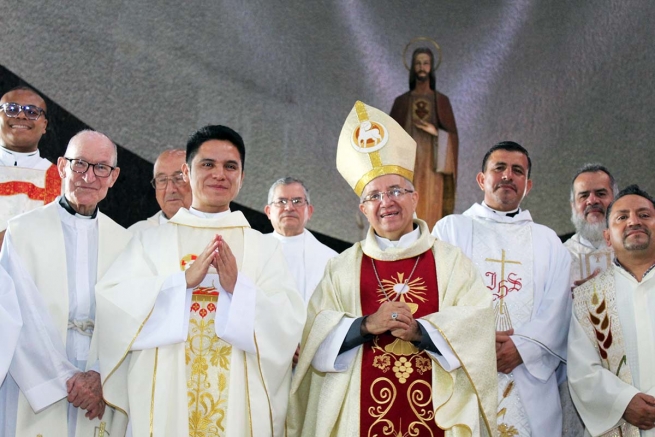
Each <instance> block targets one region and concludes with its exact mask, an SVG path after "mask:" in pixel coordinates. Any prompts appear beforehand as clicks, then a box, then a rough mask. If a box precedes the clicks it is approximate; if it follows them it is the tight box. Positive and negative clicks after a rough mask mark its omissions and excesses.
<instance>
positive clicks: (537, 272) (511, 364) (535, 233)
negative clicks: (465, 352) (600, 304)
mask: <svg viewBox="0 0 655 437" xmlns="http://www.w3.org/2000/svg"><path fill="white" fill-rule="evenodd" d="M531 167H532V162H531V160H530V157H529V155H528V152H527V150H525V149H524V148H523V147H522V146H521V145H519V144H517V143H514V142H512V141H504V142H501V143H498V144H496V145H495V146H493V147H492V148H491V149H489V151H488V152H487V153H486V154H485V156H484V158H483V160H482V171H481V172H480V173H478V175H477V182H478V186H479V187H480V189H481V190H482V191H484V201H483V202H482V204H475V205H473V206H472V207H471V208H469V209H468V210H467V211H466V212H464V214H462V215H451V216H448V217H445V218H443V219H442V220H440V221H439V222H438V223H437V225H436V226H435V228H434V230H433V232H432V233H433V235H434V236H436V237H437V238H438V239H440V240H443V241H446V242H449V243H451V244H454V245H456V246H458V247H459V248H461V249H462V250H463V251H464V253H465V254H466V255H467V256H469V257H470V258H471V260H473V262H474V263H475V265H476V266H477V267H478V270H479V272H480V274H481V275H482V276H483V278H484V281H485V285H486V286H487V289H488V293H489V294H490V295H491V296H493V300H494V306H495V312H496V355H497V367H498V413H497V418H498V432H499V433H500V434H501V435H515V436H544V437H546V436H547V437H550V436H555V435H557V436H559V435H562V409H561V406H560V396H559V393H558V381H557V377H556V374H555V370H556V369H557V367H558V366H559V365H560V363H562V362H563V361H565V360H566V333H567V329H566V328H567V327H568V323H569V315H570V314H571V293H570V286H569V269H570V265H571V257H570V255H569V253H568V252H567V250H566V249H565V248H564V246H563V245H562V243H561V242H560V240H559V238H558V237H557V235H556V234H555V232H553V231H552V230H551V229H549V228H547V227H545V226H542V225H538V224H536V223H534V222H533V221H532V217H531V216H530V213H529V212H528V211H526V210H522V209H520V204H521V201H522V200H523V198H524V197H525V196H526V195H527V194H528V193H529V192H530V189H531V188H532V180H531V179H530V172H531V170H532V168H531Z"/></svg>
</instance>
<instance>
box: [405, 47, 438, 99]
mask: <svg viewBox="0 0 655 437" xmlns="http://www.w3.org/2000/svg"><path fill="white" fill-rule="evenodd" d="M420 54H426V55H428V56H430V74H429V79H430V89H431V90H435V89H436V88H437V78H436V76H435V73H434V54H432V50H430V49H429V48H427V47H419V48H417V49H416V50H414V53H412V65H411V68H410V69H409V89H410V90H413V89H414V88H416V71H414V62H416V57H417V56H418V55H420Z"/></svg>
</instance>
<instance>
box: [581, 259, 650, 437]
mask: <svg viewBox="0 0 655 437" xmlns="http://www.w3.org/2000/svg"><path fill="white" fill-rule="evenodd" d="M574 294H575V297H574V299H573V313H574V315H575V317H576V318H577V319H578V321H579V322H580V325H581V326H582V329H584V332H585V334H586V335H587V338H589V341H590V342H591V343H592V344H593V345H594V348H595V349H596V351H597V352H598V355H599V357H600V362H601V365H602V366H603V368H604V369H607V370H609V371H610V372H612V373H614V374H615V375H616V376H618V377H619V379H621V381H623V382H625V383H626V384H632V374H631V372H630V366H628V361H627V355H626V352H625V346H624V343H623V331H622V330H621V322H620V320H619V313H618V310H617V307H616V286H615V283H614V270H613V269H609V270H606V271H605V272H603V273H602V274H601V275H600V276H598V277H596V278H594V279H593V280H591V281H589V282H587V283H585V284H584V285H582V286H581V287H578V288H576V289H575V290H574ZM628 436H635V437H638V436H639V429H637V428H636V427H634V426H632V425H630V424H629V423H627V422H625V421H624V420H623V419H622V420H621V422H620V425H619V426H617V427H616V428H614V429H612V430H610V431H608V432H607V433H605V434H603V435H602V437H628Z"/></svg>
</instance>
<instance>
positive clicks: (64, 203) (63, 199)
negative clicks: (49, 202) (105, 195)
mask: <svg viewBox="0 0 655 437" xmlns="http://www.w3.org/2000/svg"><path fill="white" fill-rule="evenodd" d="M58 201H59V205H60V206H61V207H62V208H64V210H66V212H67V213H69V214H70V215H72V216H75V217H77V218H83V219H89V220H91V219H94V218H96V217H97V216H98V206H97V205H96V209H95V210H94V211H93V214H91V215H82V214H80V213H78V212H77V211H75V210H74V209H73V207H72V206H71V205H70V203H68V199H66V196H59V198H58Z"/></svg>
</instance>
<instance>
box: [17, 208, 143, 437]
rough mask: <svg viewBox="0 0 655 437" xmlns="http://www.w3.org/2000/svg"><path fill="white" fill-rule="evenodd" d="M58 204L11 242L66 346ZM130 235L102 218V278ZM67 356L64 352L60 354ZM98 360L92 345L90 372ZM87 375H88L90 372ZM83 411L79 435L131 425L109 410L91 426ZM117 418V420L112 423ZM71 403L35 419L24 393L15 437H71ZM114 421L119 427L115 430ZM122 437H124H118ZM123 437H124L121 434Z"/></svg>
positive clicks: (31, 218) (21, 223)
mask: <svg viewBox="0 0 655 437" xmlns="http://www.w3.org/2000/svg"><path fill="white" fill-rule="evenodd" d="M57 208H59V206H58V204H57V203H56V202H53V203H50V204H49V205H47V206H46V207H45V208H43V209H41V210H39V211H34V212H33V213H31V214H29V215H26V216H25V217H23V218H22V219H21V220H17V221H13V222H12V224H11V233H12V241H14V243H15V247H16V251H17V252H18V254H19V255H20V257H21V260H22V261H23V263H24V265H25V267H26V269H27V271H28V272H30V274H31V276H32V279H33V280H34V283H35V284H36V286H37V288H38V290H39V292H40V293H41V296H42V299H43V303H44V304H45V305H46V307H47V308H48V312H49V314H50V317H51V320H52V322H53V324H54V326H55V329H56V330H57V332H58V334H59V335H60V336H61V338H62V343H63V344H65V343H66V334H67V330H68V278H67V271H68V270H67V268H66V254H65V252H64V248H65V244H64V233H63V230H62V227H61V226H62V225H61V220H60V219H59V213H58V211H57ZM131 237H132V235H131V234H130V233H129V232H128V231H127V230H125V229H124V228H122V227H121V226H119V225H118V224H116V223H115V222H113V221H112V220H111V219H110V218H108V217H107V216H106V215H104V214H99V216H98V269H97V276H102V275H103V274H104V273H105V272H106V271H107V269H108V268H109V266H110V265H111V263H112V262H113V260H114V259H115V258H116V257H117V256H118V254H119V253H120V252H121V251H122V250H123V248H124V247H125V246H126V245H127V243H128V242H129V240H130V238H131ZM21 241H38V242H39V243H38V244H20V242H21ZM62 355H63V356H66V351H65V350H64V351H62ZM96 359H97V348H96V344H95V342H94V341H93V340H92V342H91V349H90V351H89V359H88V361H87V366H90V365H92V364H93V363H94V361H96ZM87 370H88V369H87ZM84 413H85V412H84V411H82V410H80V411H79V412H78V414H77V428H76V435H78V436H83V437H87V436H93V437H103V436H105V437H106V436H110V435H111V429H112V427H117V428H123V427H124V426H125V425H126V423H127V421H126V419H125V418H124V417H119V416H121V415H120V414H116V415H114V410H113V409H112V408H110V407H107V408H105V414H104V415H103V417H102V420H98V419H94V420H89V419H87V418H86V417H85V416H84ZM114 416H116V417H114ZM67 417H68V400H67V399H66V398H64V399H62V400H60V401H58V402H56V403H54V404H52V405H50V406H49V407H47V408H46V409H44V410H42V411H41V412H39V413H38V414H35V413H34V411H33V410H32V407H31V406H30V404H29V402H28V401H27V399H26V398H25V396H23V394H22V393H20V394H19V395H18V413H17V415H16V434H17V435H20V436H26V437H31V436H41V437H50V436H52V437H60V436H67V435H68V420H67ZM114 420H116V421H117V422H116V425H113V423H114ZM118 434H120V431H119V433H118ZM120 435H122V434H120Z"/></svg>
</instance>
